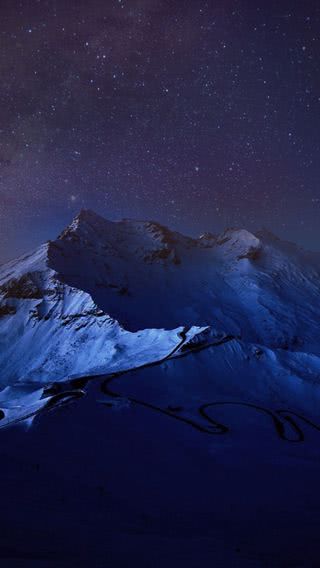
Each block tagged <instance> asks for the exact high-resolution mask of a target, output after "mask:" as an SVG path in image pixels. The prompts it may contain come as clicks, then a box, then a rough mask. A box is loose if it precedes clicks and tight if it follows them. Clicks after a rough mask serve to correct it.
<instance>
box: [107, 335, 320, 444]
mask: <svg viewBox="0 0 320 568" xmlns="http://www.w3.org/2000/svg"><path fill="white" fill-rule="evenodd" d="M189 329H190V328H186V327H185V328H184V329H183V331H181V332H180V337H181V341H180V343H179V344H178V345H177V346H176V347H175V348H174V349H173V350H172V351H171V352H170V353H169V354H168V355H166V356H165V357H163V358H162V359H159V360H157V361H154V362H152V363H146V364H144V365H141V366H140V367H136V368H135V369H128V370H126V371H124V372H119V373H113V374H111V375H109V376H108V377H107V378H106V379H105V380H104V381H103V383H102V385H101V390H102V392H103V393H104V394H105V395H107V396H108V397H110V398H118V399H119V398H125V399H126V400H128V401H130V402H131V403H133V404H135V405H139V406H142V407H145V408H149V409H150V410H152V411H155V412H158V413H160V414H164V415H166V416H168V417H170V418H173V419H174V420H178V421H180V422H183V423H185V424H187V425H189V426H191V427H192V428H194V429H196V430H198V431H199V432H203V433H205V434H210V435H221V434H227V433H228V432H230V428H229V427H228V426H226V425H224V424H221V423H220V422H217V421H216V420H214V418H213V417H212V416H211V415H210V413H209V410H210V409H211V408H217V407H222V406H233V407H237V406H238V407H245V408H249V409H252V410H255V411H256V412H259V413H261V414H263V415H265V416H268V417H270V418H271V421H272V424H273V426H274V429H275V431H276V434H277V435H278V437H279V438H280V439H281V440H284V441H286V442H303V441H304V439H305V435H304V432H303V430H302V428H301V427H300V426H299V424H298V423H297V420H299V421H302V422H304V423H305V424H307V425H308V426H310V427H312V428H313V429H315V430H317V431H318V432H320V426H318V425H317V424H315V423H314V422H312V421H311V420H309V419H308V418H306V417H304V416H303V415H301V414H298V413H297V412H294V411H291V410H286V409H280V410H270V409H268V408H265V407H263V406H260V405H256V404H253V403H251V402H246V401H244V402H242V401H213V402H206V403H204V404H201V405H200V406H199V407H198V408H197V412H198V415H199V416H200V417H201V419H202V420H204V422H205V424H201V423H200V422H197V421H196V420H193V419H191V418H187V417H184V416H181V414H179V412H181V410H182V408H181V407H176V408H172V407H168V408H161V407H160V406H156V405H154V404H151V403H149V402H146V401H144V400H141V399H138V398H135V397H132V396H123V395H121V394H119V393H117V392H115V391H114V390H111V388H110V384H111V382H113V381H114V380H115V379H117V378H119V377H120V376H123V375H125V374H127V373H129V372H130V371H133V370H134V371H137V370H141V369H145V368H148V367H153V366H155V365H161V364H162V363H164V362H166V361H168V360H169V359H171V358H172V356H173V355H174V354H175V353H176V352H178V351H179V349H181V348H182V347H183V346H184V345H185V344H186V341H187V332H188V330H189ZM233 339H236V337H234V336H230V335H229V336H225V337H223V338H222V339H221V340H218V341H217V342H212V343H210V344H205V345H198V346H197V345H195V346H194V347H192V346H191V347H190V348H188V350H186V351H185V353H181V354H180V356H183V355H187V354H189V353H190V352H194V351H201V350H203V349H207V348H209V347H213V346H218V345H221V344H223V343H226V342H228V341H232V340H233ZM101 404H104V405H106V406H109V407H110V406H112V403H111V404H110V402H107V401H106V402H104V401H102V402H101ZM288 429H289V431H291V433H293V436H288V434H287V430H288Z"/></svg>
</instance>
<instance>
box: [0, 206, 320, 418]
mask: <svg viewBox="0 0 320 568" xmlns="http://www.w3.org/2000/svg"><path fill="white" fill-rule="evenodd" d="M319 274H320V255H319V254H315V253H308V252H306V251H303V250H301V249H300V248H298V247H296V246H295V245H293V244H291V243H286V242H283V241H281V240H279V239H277V238H276V237H275V236H273V235H272V234H270V233H268V232H266V231H262V232H259V233H257V234H255V235H253V234H252V233H250V232H248V231H246V230H238V229H228V230H227V231H225V232H224V233H223V234H222V235H218V236H215V235H213V234H204V235H202V236H201V237H199V238H198V239H194V238H190V237H186V236H183V235H181V234H179V233H177V232H172V231H170V230H169V229H167V228H166V227H163V226H162V225H159V224H158V223H156V222H144V221H133V220H123V221H119V222H111V221H107V220H106V219H104V218H102V217H100V216H99V215H97V214H95V213H93V212H92V211H87V210H84V211H81V212H80V214H79V215H78V216H77V217H76V218H75V219H74V220H73V221H72V223H71V224H70V225H69V226H68V227H67V228H66V229H65V230H64V231H63V232H62V234H61V235H60V236H59V237H58V238H57V239H56V240H53V241H50V242H48V243H46V244H44V245H42V246H41V247H39V248H38V249H37V250H36V251H34V252H32V253H30V254H27V255H24V256H23V257H21V258H19V259H17V260H15V261H12V262H9V263H7V264H5V265H3V266H2V267H0V366H1V378H0V383H1V387H2V388H3V389H4V390H3V391H2V393H0V397H1V398H0V405H2V406H1V408H3V413H4V418H3V420H4V421H9V422H10V420H14V419H15V418H17V417H23V416H25V415H26V414H27V415H29V414H32V413H33V412H34V411H36V410H38V409H41V408H42V407H43V406H46V405H47V402H48V400H49V399H50V397H51V393H50V390H48V386H49V385H51V384H52V383H57V382H66V381H70V379H75V378H80V377H88V376H99V375H101V376H102V375H108V374H110V373H114V372H117V373H122V372H124V371H127V370H128V369H133V368H137V367H141V366H145V365H149V364H151V363H156V362H161V361H164V360H169V359H170V358H171V357H172V358H174V359H172V362H167V363H166V365H165V366H163V365H162V366H161V367H159V369H158V370H157V369H155V371H154V373H155V374H156V375H159V373H160V377H159V385H162V387H163V385H164V384H166V383H165V381H164V379H163V375H165V377H166V378H167V379H168V377H169V379H170V380H169V379H168V380H169V384H168V385H167V386H166V388H167V392H169V391H170V389H173V390H175V389H176V388H178V390H180V391H183V390H184V380H185V383H186V384H185V392H187V390H188V389H187V384H188V380H187V379H183V377H187V376H188V375H190V373H192V376H193V377H194V376H198V375H199V373H200V371H201V373H202V375H203V373H204V374H205V375H206V376H207V377H208V380H207V381H206V389H205V391H206V392H205V393H201V388H199V389H198V388H197V386H196V385H195V384H193V383H192V384H193V387H192V388H193V391H192V393H191V392H189V395H190V396H191V398H192V397H193V399H194V400H197V399H198V398H199V396H200V393H201V396H205V397H208V396H210V397H211V398H212V395H213V394H215V395H219V396H220V395H221V394H222V391H223V393H225V394H226V395H228V396H229V397H230V395H232V397H237V396H241V397H242V398H243V396H245V398H246V400H248V399H250V400H251V399H252V400H255V401H256V400H257V399H259V400H261V398H262V399H263V400H267V402H269V403H270V401H276V400H281V401H284V402H287V401H289V402H290V403H291V404H292V405H293V406H294V407H295V408H298V409H300V410H301V409H303V410H306V409H308V410H309V411H310V412H313V410H314V409H315V408H316V405H317V404H318V401H319V392H320V391H319V386H318V385H319V383H320V379H319V376H320V359H319V355H320V328H319V320H320V301H319V299H320V279H319ZM221 338H222V339H223V338H224V340H223V341H221ZM206 345H207V346H209V345H211V346H212V345H215V346H217V345H219V347H216V348H215V349H211V348H209V347H208V349H207V350H205V349H203V348H204V347H205V346H206ZM197 346H198V347H200V346H201V348H202V349H203V350H202V351H201V352H198V351H197V352H196V350H195V348H196V347H197ZM190 347H191V348H192V349H190ZM188 350H189V351H191V352H192V355H191V354H190V355H189V356H188V357H183V360H182V359H181V363H180V361H179V360H180V357H179V356H180V355H185V354H186V353H187V352H188ZM212 373H214V374H216V375H217V374H218V375H219V376H220V377H222V378H221V381H220V382H221V384H220V386H219V388H218V391H217V392H215V393H214V392H213V391H214V389H215V388H216V387H217V383H215V386H214V385H213V382H212V381H211V382H210V379H209V377H210V376H212ZM161 377H162V378H161ZM179 377H180V378H179ZM219 389H220V390H219ZM221 389H222V390H221ZM21 393H22V394H21ZM35 393H36V394H35ZM189 395H188V396H189ZM157 396H160V398H161V395H160V394H159V393H158V395H157ZM182 396H184V394H183V392H182ZM17 397H18V399H19V400H20V403H17V402H15V403H14V404H13V402H12V401H16V399H17ZM21 397H24V401H25V402H23V403H22V402H21V400H22V398H21ZM30 397H31V398H30ZM30 400H31V401H32V404H31V402H30ZM1 401H2V402H1ZM32 405H33V406H32ZM31 406H32V410H30V409H31ZM17 409H18V410H17ZM3 423H5V422H3Z"/></svg>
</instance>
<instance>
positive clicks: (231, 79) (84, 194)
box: [0, 0, 320, 261]
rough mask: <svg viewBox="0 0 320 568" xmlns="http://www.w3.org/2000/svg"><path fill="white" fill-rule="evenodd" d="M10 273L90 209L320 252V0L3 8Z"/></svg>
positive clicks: (2, 227)
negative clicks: (20, 258) (265, 231)
mask: <svg viewBox="0 0 320 568" xmlns="http://www.w3.org/2000/svg"><path fill="white" fill-rule="evenodd" d="M0 22H1V23H0V34H1V35H0V38H1V50H0V70H1V83H0V102H1V104H0V134H1V136H0V142H1V146H0V243H1V244H0V261H3V260H6V259H8V258H10V257H11V256H13V255H15V254H18V253H20V252H23V251H25V250H27V249H28V248H32V247H33V246H35V245H37V244H39V243H40V242H42V241H43V240H46V239H48V238H50V237H54V236H55V235H56V233H57V232H59V231H60V229H62V228H63V226H64V225H65V224H66V223H67V222H68V221H69V220H70V219H71V218H72V217H73V215H74V214H75V213H76V212H77V211H78V210H79V209H80V208H82V207H88V208H92V209H94V210H96V211H97V212H99V213H101V214H103V215H104V216H106V217H109V218H111V219H116V218H119V217H136V218H153V219H157V220H159V221H161V222H163V223H164V224H167V225H170V226H171V227H173V228H176V229H179V230H181V231H184V232H186V233H189V234H198V233H200V232H203V231H204V230H210V231H211V232H213V233H215V232H219V231H221V230H223V229H224V228H225V227H226V226H228V227H230V226H237V227H239V226H240V227H246V228H247V229H250V230H254V229H255V228H261V227H262V226H266V227H267V228H269V229H270V230H272V231H274V232H276V233H277V234H278V235H280V236H281V237H284V238H288V239H290V240H295V241H297V242H299V243H301V244H303V245H304V246H307V247H310V248H315V249H316V248H319V249H320V246H319V245H318V242H319V237H320V226H319V222H318V217H319V208H320V190H319V174H320V160H319V157H318V156H319V131H320V79H319V77H320V75H319V62H320V34H319V29H320V26H319V24H320V6H319V3H318V2H301V1H300V0H299V1H295V0H290V1H287V0H283V1H281V2H275V1H273V0H268V1H259V0H257V1H256V2H252V1H249V0H241V1H227V0H218V1H213V0H212V1H207V2H206V1H202V0H186V1H182V0H176V1H174V0H108V1H102V0H91V1H90V2H89V0H87V1H83V0H82V1H80V0H77V1H75V0H68V2H66V1H65V0H61V1H54V0H52V1H50V0H48V1H42V0H24V1H21V2H17V1H16V0H2V1H1V5H0Z"/></svg>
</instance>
